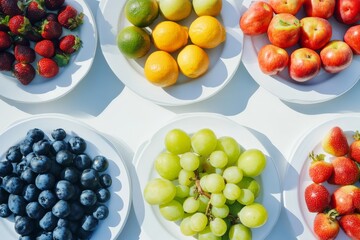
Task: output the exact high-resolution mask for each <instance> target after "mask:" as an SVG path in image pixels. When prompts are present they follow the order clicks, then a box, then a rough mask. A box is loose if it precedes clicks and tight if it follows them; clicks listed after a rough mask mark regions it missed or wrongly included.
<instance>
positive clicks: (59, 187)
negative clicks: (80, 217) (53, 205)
mask: <svg viewBox="0 0 360 240" xmlns="http://www.w3.org/2000/svg"><path fill="white" fill-rule="evenodd" d="M55 193H56V196H57V197H58V198H59V199H62V200H69V199H70V198H72V196H73V195H74V193H75V189H74V185H72V184H71V183H70V182H69V181H67V180H60V181H59V182H58V183H57V184H56V188H55Z"/></svg>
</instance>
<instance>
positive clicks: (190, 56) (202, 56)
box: [177, 44, 210, 78]
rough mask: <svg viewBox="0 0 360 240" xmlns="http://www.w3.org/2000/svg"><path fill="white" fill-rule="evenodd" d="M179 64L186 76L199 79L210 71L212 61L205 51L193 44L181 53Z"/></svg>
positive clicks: (178, 59)
mask: <svg viewBox="0 0 360 240" xmlns="http://www.w3.org/2000/svg"><path fill="white" fill-rule="evenodd" d="M177 63H178V65H179V68H180V70H181V72H182V73H183V74H184V75H185V76H187V77H189V78H197V77H200V76H201V75H203V74H204V73H205V72H206V71H207V70H208V68H209V65H210V60H209V56H208V54H207V53H206V52H205V51H204V49H202V48H200V47H198V46H196V45H193V44H191V45H187V46H186V47H184V48H183V49H182V50H181V51H180V52H179V55H178V56H177Z"/></svg>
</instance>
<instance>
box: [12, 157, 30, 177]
mask: <svg viewBox="0 0 360 240" xmlns="http://www.w3.org/2000/svg"><path fill="white" fill-rule="evenodd" d="M27 168H28V165H27V162H26V160H25V159H24V160H23V161H21V162H19V163H17V164H16V166H15V173H16V174H17V175H19V176H20V175H21V173H22V172H23V171H25V169H27Z"/></svg>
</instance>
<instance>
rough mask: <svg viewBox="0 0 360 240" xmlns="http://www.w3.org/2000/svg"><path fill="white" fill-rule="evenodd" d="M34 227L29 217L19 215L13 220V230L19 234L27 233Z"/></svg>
mask: <svg viewBox="0 0 360 240" xmlns="http://www.w3.org/2000/svg"><path fill="white" fill-rule="evenodd" d="M34 228H35V222H34V220H32V219H31V218H29V217H26V216H21V217H19V218H17V219H16V221H15V231H16V232H17V233H18V234H20V235H29V234H30V233H31V232H32V231H33V230H34Z"/></svg>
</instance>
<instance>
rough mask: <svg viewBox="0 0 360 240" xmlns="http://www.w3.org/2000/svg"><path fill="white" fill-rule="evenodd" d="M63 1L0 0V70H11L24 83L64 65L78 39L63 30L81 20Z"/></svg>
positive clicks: (48, 74)
mask: <svg viewBox="0 0 360 240" xmlns="http://www.w3.org/2000/svg"><path fill="white" fill-rule="evenodd" d="M64 2H65V0H29V1H22V0H1V1H0V71H11V72H12V73H13V75H14V76H15V77H16V78H17V79H18V80H19V82H20V83H22V84H23V85H28V84H29V83H30V82H31V81H32V80H33V79H34V78H35V76H36V74H39V75H40V76H42V77H44V78H53V77H55V76H56V75H57V74H58V73H59V68H60V67H63V66H65V65H66V64H68V62H69V60H70V56H71V54H72V53H74V52H75V51H77V50H78V49H79V48H80V47H81V44H82V42H81V40H80V38H79V37H78V36H77V35H75V34H73V33H72V32H70V33H69V32H67V30H70V31H73V30H75V29H77V28H78V26H79V25H81V24H82V23H83V13H78V11H77V10H76V9H75V8H74V7H72V6H71V5H69V4H66V3H64ZM37 58H39V59H38V60H37V61H36V59H37ZM35 61H36V65H35ZM34 66H35V67H34Z"/></svg>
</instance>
